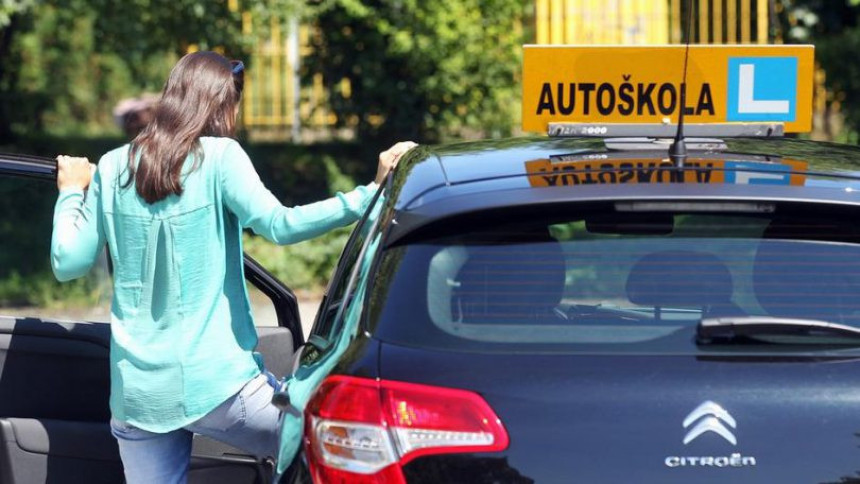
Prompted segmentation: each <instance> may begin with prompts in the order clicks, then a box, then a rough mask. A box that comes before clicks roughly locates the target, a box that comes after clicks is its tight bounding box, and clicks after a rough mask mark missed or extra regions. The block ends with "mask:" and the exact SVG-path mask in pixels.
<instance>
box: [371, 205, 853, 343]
mask: <svg viewBox="0 0 860 484" xmlns="http://www.w3.org/2000/svg"><path fill="white" fill-rule="evenodd" d="M753 208H756V207H753ZM758 208H759V209H758V210H755V209H754V210H751V211H750V212H752V213H734V212H731V213H720V212H714V213H710V212H705V213H699V212H690V211H686V210H683V209H678V210H674V211H654V212H649V211H638V212H628V213H622V212H607V213H589V214H583V215H580V216H576V215H573V216H570V215H567V216H564V217H558V216H551V217H549V216H548V217H541V216H540V215H535V214H532V216H529V217H521V218H524V219H528V220H527V221H523V222H509V223H502V224H499V223H493V224H492V226H490V227H485V228H480V227H476V228H473V229H471V230H469V231H466V232H463V233H458V234H451V235H446V236H441V237H439V238H436V239H433V240H425V241H421V242H419V243H414V244H409V245H405V246H397V247H393V248H390V249H388V250H387V251H385V252H384V254H383V256H382V260H381V263H380V266H379V270H378V274H380V277H379V278H378V279H377V281H376V284H375V287H374V289H373V294H372V296H371V301H370V312H369V323H370V327H371V328H372V329H373V330H374V335H375V337H377V338H379V339H381V340H383V341H387V342H391V343H395V344H401V345H408V346H413V347H422V348H433V349H440V350H456V351H503V352H510V351H542V350H546V351H562V352H568V351H587V352H594V351H608V352H618V351H620V352H639V351H647V352H654V351H658V352H677V351H679V350H682V351H691V350H693V349H695V347H696V346H695V328H696V325H697V324H698V323H699V322H700V321H701V320H702V319H703V318H723V317H745V316H765V317H779V318H801V319H814V320H820V321H827V322H832V323H839V324H846V325H853V326H860V245H858V244H857V242H858V240H860V239H859V238H858V234H857V230H856V229H855V227H854V225H853V224H851V223H849V222H850V221H849V220H846V217H834V218H827V217H823V216H821V215H815V216H796V215H790V216H789V215H786V214H785V213H783V214H782V215H780V212H781V211H780V210H767V209H764V210H760V208H761V207H758ZM771 208H772V207H771ZM741 212H743V210H741ZM771 212H772V213H771ZM782 212H784V211H782Z"/></svg>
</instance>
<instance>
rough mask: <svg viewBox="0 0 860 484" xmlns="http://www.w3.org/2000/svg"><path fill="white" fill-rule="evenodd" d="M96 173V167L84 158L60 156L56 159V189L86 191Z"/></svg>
mask: <svg viewBox="0 0 860 484" xmlns="http://www.w3.org/2000/svg"><path fill="white" fill-rule="evenodd" d="M95 172H96V165H94V164H92V163H90V160H88V159H86V158H78V157H74V156H65V155H60V156H58V157H57V188H59V189H60V191H62V190H66V189H77V190H86V189H87V187H89V186H90V181H91V180H92V179H93V175H94V174H95Z"/></svg>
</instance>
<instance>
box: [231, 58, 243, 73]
mask: <svg viewBox="0 0 860 484" xmlns="http://www.w3.org/2000/svg"><path fill="white" fill-rule="evenodd" d="M230 67H231V68H232V70H233V74H234V75H236V74H241V73H242V72H244V71H245V64H244V63H243V62H242V61H240V60H231V61H230Z"/></svg>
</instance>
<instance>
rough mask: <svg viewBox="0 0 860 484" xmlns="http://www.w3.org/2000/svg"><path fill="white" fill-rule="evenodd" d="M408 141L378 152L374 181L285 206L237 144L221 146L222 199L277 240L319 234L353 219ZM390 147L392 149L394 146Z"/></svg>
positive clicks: (287, 241)
mask: <svg viewBox="0 0 860 484" xmlns="http://www.w3.org/2000/svg"><path fill="white" fill-rule="evenodd" d="M413 146H415V144H414V143H411V144H410V143H400V144H398V145H395V147H393V148H392V149H391V150H389V151H386V152H384V153H382V154H380V163H379V169H378V170H377V180H376V181H374V182H373V183H370V184H368V185H364V186H359V187H357V188H356V189H355V190H352V191H350V192H347V193H340V192H339V193H337V194H336V195H335V196H334V197H332V198H329V199H328V200H323V201H321V202H316V203H311V204H308V205H302V206H297V207H292V208H290V207H285V206H283V205H281V203H280V202H279V201H278V200H277V199H276V198H275V196H274V195H272V193H271V192H270V191H269V190H268V189H267V188H266V187H265V186H264V185H263V183H262V182H261V181H260V177H259V175H258V174H257V171H256V170H255V169H254V166H253V165H252V164H251V160H250V159H249V158H248V155H247V154H246V153H245V151H244V150H243V149H242V148H241V146H239V144H238V143H235V142H232V143H230V145H229V146H228V147H227V148H226V150H225V152H224V157H223V159H222V162H221V169H220V173H221V190H222V193H223V196H224V202H225V204H226V205H227V207H228V208H229V209H230V211H231V212H233V213H234V214H236V216H237V217H238V218H239V223H240V224H241V225H242V226H243V227H250V228H251V229H252V230H253V231H254V232H255V233H257V234H259V235H262V236H263V237H265V238H266V239H268V240H270V241H272V242H274V243H277V244H292V243H296V242H301V241H303V240H307V239H311V238H313V237H316V236H319V235H322V234H324V233H326V232H328V231H329V230H332V229H335V228H337V227H342V226H345V225H349V224H350V223H352V222H355V221H356V220H358V219H359V218H360V217H361V215H362V214H363V213H364V211H365V209H366V208H367V203H368V202H369V201H370V199H371V198H372V196H373V193H374V190H375V185H376V183H378V182H380V181H381V180H382V179H384V178H385V175H386V174H387V173H388V170H390V169H391V168H392V167H393V166H394V165H395V164H396V163H397V161H398V160H399V159H400V156H402V155H403V153H405V152H406V151H408V150H409V149H410V148H412V147H413ZM395 148H396V149H395Z"/></svg>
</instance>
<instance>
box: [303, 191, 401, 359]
mask: <svg viewBox="0 0 860 484" xmlns="http://www.w3.org/2000/svg"><path fill="white" fill-rule="evenodd" d="M390 179H391V176H390V175H389V177H388V178H387V180H390ZM388 185H389V184H388V183H386V184H384V185H383V186H381V187H379V189H378V190H377V191H376V193H375V194H374V195H373V198H372V199H371V201H370V203H369V204H368V207H367V209H366V210H365V212H364V215H362V217H361V219H359V221H358V223H357V224H356V226H355V229H354V230H353V232H352V234H350V237H349V240H347V242H346V245H345V246H344V249H343V251H342V253H341V257H340V263H339V264H338V266H337V267H336V268H335V270H334V274H333V275H332V278H331V281H329V287H328V288H327V289H326V292H325V295H324V296H323V300H322V302H321V303H320V311H319V313H318V314H317V319H316V321H315V322H314V326H313V329H312V330H311V334H310V336H309V337H308V343H310V344H311V345H312V346H314V347H315V349H316V350H317V351H319V352H325V351H326V350H327V349H328V348H330V347H331V346H332V343H333V342H334V341H335V339H336V338H335V335H336V334H338V332H339V329H340V327H339V323H338V321H339V320H341V319H343V314H344V312H345V305H344V304H343V303H344V301H350V298H351V296H352V294H351V293H352V290H354V283H353V284H352V286H353V287H350V282H351V281H352V279H353V276H354V275H355V274H357V272H356V269H358V268H359V267H360V263H361V261H362V259H363V258H364V257H363V256H364V254H365V252H366V250H367V246H368V243H369V241H372V239H373V237H374V235H375V234H376V233H377V232H378V227H379V221H380V217H377V218H376V219H375V220H373V221H372V222H371V223H372V224H373V225H371V226H370V227H368V228H367V234H366V236H362V234H363V232H364V229H365V227H366V226H367V223H368V220H370V216H371V214H372V213H373V212H374V210H375V209H376V208H377V205H378V204H379V203H384V202H380V200H383V201H384V197H382V193H383V192H384V191H387V190H388V189H389V188H390V187H389V186H388ZM380 212H381V210H380ZM359 241H360V243H359ZM356 248H357V250H356ZM353 253H354V254H355V258H354V259H353V258H352V257H351V254H353ZM353 282H354V281H353ZM344 284H345V286H344ZM341 287H344V291H343V294H341V295H340V296H339V297H338V291H339V290H340V289H341ZM332 298H336V299H332Z"/></svg>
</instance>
